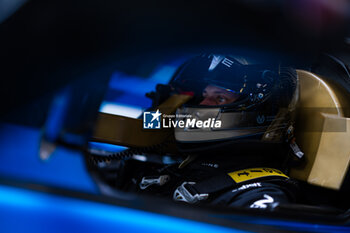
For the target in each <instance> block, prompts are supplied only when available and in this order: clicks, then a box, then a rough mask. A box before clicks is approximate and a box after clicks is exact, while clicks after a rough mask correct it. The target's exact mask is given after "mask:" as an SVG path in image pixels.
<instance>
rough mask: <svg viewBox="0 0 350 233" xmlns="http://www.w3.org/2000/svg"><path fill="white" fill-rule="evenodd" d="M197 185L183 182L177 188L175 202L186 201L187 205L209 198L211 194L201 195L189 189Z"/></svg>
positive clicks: (174, 196)
mask: <svg viewBox="0 0 350 233" xmlns="http://www.w3.org/2000/svg"><path fill="white" fill-rule="evenodd" d="M194 184H196V183H195V182H183V183H182V184H181V185H180V186H179V187H177V188H176V190H175V192H174V195H173V199H174V200H175V201H184V202H187V203H196V202H198V201H202V200H205V199H207V198H208V196H209V194H207V193H206V194H201V193H198V192H196V191H195V190H194V189H193V188H192V189H190V190H191V191H190V190H189V189H188V188H189V186H191V185H194Z"/></svg>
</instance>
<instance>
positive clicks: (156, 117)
mask: <svg viewBox="0 0 350 233" xmlns="http://www.w3.org/2000/svg"><path fill="white" fill-rule="evenodd" d="M151 115H152V116H153V118H152V120H151V122H152V121H154V120H155V119H158V117H159V116H161V115H162V114H161V113H160V112H159V109H157V111H156V112H155V113H151Z"/></svg>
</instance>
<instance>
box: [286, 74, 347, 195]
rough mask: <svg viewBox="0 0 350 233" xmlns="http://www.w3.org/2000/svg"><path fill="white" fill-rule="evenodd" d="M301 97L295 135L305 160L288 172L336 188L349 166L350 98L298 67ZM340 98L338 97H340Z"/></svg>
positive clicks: (304, 179) (318, 184)
mask: <svg viewBox="0 0 350 233" xmlns="http://www.w3.org/2000/svg"><path fill="white" fill-rule="evenodd" d="M297 72H298V76H299V81H300V99H299V103H298V108H297V109H298V111H297V122H296V129H295V135H296V140H297V143H298V145H299V146H300V148H301V150H302V151H303V152H304V153H305V155H304V156H305V163H304V164H303V165H302V166H300V167H296V168H293V169H292V170H291V173H290V176H291V177H293V178H296V179H300V180H303V181H307V182H308V183H310V184H313V185H317V186H322V187H325V188H331V189H335V190H339V189H340V187H341V185H342V183H343V180H344V178H345V176H346V174H347V172H348V169H349V161H350V143H349V142H350V118H347V117H348V116H344V113H343V109H344V108H349V106H350V103H349V101H344V100H345V98H344V96H343V95H342V94H341V93H340V92H336V91H334V90H333V89H332V88H331V86H329V85H328V84H327V83H326V82H325V81H324V80H323V79H322V78H321V77H319V76H317V75H315V74H313V73H310V72H307V71H303V70H298V71H297ZM339 100H341V101H339Z"/></svg>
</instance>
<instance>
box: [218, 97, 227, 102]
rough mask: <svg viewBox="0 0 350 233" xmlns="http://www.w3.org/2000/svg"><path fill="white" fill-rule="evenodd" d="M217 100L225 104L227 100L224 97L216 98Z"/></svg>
mask: <svg viewBox="0 0 350 233" xmlns="http://www.w3.org/2000/svg"><path fill="white" fill-rule="evenodd" d="M217 100H218V102H219V103H225V102H226V101H227V99H226V98H225V97H224V96H218V97H217Z"/></svg>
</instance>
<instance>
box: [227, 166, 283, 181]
mask: <svg viewBox="0 0 350 233" xmlns="http://www.w3.org/2000/svg"><path fill="white" fill-rule="evenodd" d="M228 175H229V176H231V178H232V179H233V180H234V181H235V182H236V183H241V182H244V181H247V180H253V179H257V178H261V177H266V176H283V177H286V178H288V176H286V175H285V174H283V172H281V171H280V170H277V169H274V168H248V169H243V170H239V171H235V172H230V173H228Z"/></svg>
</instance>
